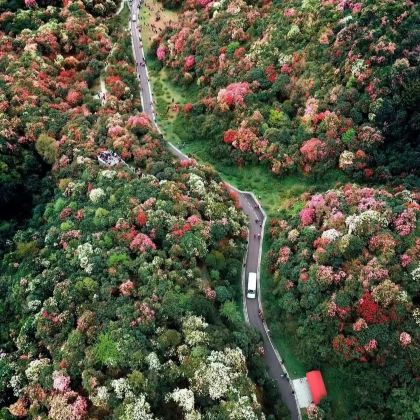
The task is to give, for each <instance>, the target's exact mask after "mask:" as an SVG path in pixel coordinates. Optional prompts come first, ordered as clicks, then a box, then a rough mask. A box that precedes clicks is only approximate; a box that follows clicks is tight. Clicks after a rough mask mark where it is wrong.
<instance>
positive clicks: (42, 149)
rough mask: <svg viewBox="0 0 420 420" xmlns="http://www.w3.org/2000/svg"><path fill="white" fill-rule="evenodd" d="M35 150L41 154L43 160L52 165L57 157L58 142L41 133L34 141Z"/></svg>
mask: <svg viewBox="0 0 420 420" xmlns="http://www.w3.org/2000/svg"><path fill="white" fill-rule="evenodd" d="M35 149H36V151H37V152H38V153H39V154H40V155H41V157H42V159H44V160H45V162H47V163H49V164H50V165H52V164H53V163H54V162H55V161H56V159H57V149H58V143H57V142H56V141H55V139H54V138H53V137H50V136H48V135H47V134H45V133H42V134H41V135H40V136H39V137H38V140H37V142H36V143H35Z"/></svg>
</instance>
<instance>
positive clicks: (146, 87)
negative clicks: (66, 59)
mask: <svg viewBox="0 0 420 420" xmlns="http://www.w3.org/2000/svg"><path fill="white" fill-rule="evenodd" d="M140 6H141V1H140V0H133V3H132V5H131V14H130V30H131V40H132V46H133V56H134V60H135V62H136V73H137V77H138V79H139V85H140V97H141V102H142V107H143V112H144V113H145V114H146V115H147V116H148V117H149V118H150V120H151V121H152V124H153V125H154V126H155V127H156V129H157V130H158V131H159V132H160V130H159V127H158V126H157V124H156V115H155V111H154V106H153V97H152V90H151V86H150V81H149V73H148V70H147V65H146V61H145V55H144V50H143V43H142V41H141V29H142V28H141V27H140V26H139V19H138V15H139V7H140ZM133 15H134V16H135V19H134V20H133ZM167 144H168V148H169V150H170V151H171V152H172V153H173V154H174V155H175V156H176V157H177V158H178V159H180V160H184V159H189V157H188V156H187V155H185V154H184V153H183V152H182V151H181V150H179V149H178V148H177V147H175V146H174V145H173V144H171V143H169V142H167ZM228 187H229V188H230V189H231V190H232V191H235V192H236V193H237V194H238V197H239V202H240V204H241V206H242V210H243V211H244V212H245V214H246V215H247V216H248V219H249V237H248V252H247V255H246V261H245V265H244V269H243V274H242V288H243V299H244V301H243V303H244V312H245V318H246V320H247V322H248V323H249V324H250V325H252V326H253V327H254V328H256V329H257V330H258V331H259V332H260V333H261V335H262V338H263V340H264V358H265V360H266V363H267V366H268V370H269V374H270V376H271V377H272V378H273V379H274V380H276V382H277V383H278V387H279V390H280V394H281V397H282V400H283V402H284V403H285V404H286V406H287V408H288V409H289V411H290V414H291V417H292V419H293V420H296V419H300V418H301V416H300V410H299V408H298V404H297V400H296V396H295V393H294V389H293V386H292V384H291V382H289V380H288V379H287V377H285V376H284V375H285V373H286V369H285V367H284V365H283V363H282V360H281V357H280V355H279V354H278V352H277V350H276V349H275V348H274V346H273V343H272V341H271V338H270V336H269V334H268V331H269V330H268V328H267V325H266V324H265V322H263V320H261V317H260V316H259V310H260V309H261V308H262V306H261V293H260V282H259V277H260V263H261V253H262V241H263V235H264V227H265V222H266V220H267V217H266V214H265V212H264V210H263V209H262V207H261V205H260V203H259V202H258V200H257V199H256V197H255V196H254V194H253V193H252V192H247V191H240V190H238V189H237V188H235V187H233V186H232V185H229V184H228ZM250 272H254V273H257V288H258V291H257V297H258V299H247V298H246V290H245V288H246V283H247V279H248V273H250Z"/></svg>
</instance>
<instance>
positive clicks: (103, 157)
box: [98, 150, 125, 166]
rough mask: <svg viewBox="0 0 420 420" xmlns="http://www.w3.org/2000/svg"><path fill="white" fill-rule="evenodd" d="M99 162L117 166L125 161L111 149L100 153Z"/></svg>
mask: <svg viewBox="0 0 420 420" xmlns="http://www.w3.org/2000/svg"><path fill="white" fill-rule="evenodd" d="M98 162H99V164H101V165H105V166H117V165H120V164H121V163H125V162H124V161H123V159H122V158H121V157H120V156H119V155H117V153H115V152H112V151H111V150H106V151H104V152H101V153H99V155H98Z"/></svg>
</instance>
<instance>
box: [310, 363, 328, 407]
mask: <svg viewBox="0 0 420 420" xmlns="http://www.w3.org/2000/svg"><path fill="white" fill-rule="evenodd" d="M306 380H307V381H308V385H309V389H310V390H311V394H312V401H313V402H314V403H315V404H317V405H318V404H319V403H320V402H321V400H322V399H323V398H324V397H326V396H327V390H326V389H325V384H324V380H323V379H322V375H321V372H320V371H319V370H311V371H310V372H308V373H307V374H306Z"/></svg>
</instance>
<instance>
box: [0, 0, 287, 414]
mask: <svg viewBox="0 0 420 420" xmlns="http://www.w3.org/2000/svg"><path fill="white" fill-rule="evenodd" d="M38 3H39V5H37V4H36V2H28V4H26V6H25V9H24V10H22V9H18V10H17V11H15V12H14V13H13V12H9V11H5V12H3V13H2V14H1V15H0V22H1V25H2V26H1V28H2V31H3V32H2V34H1V35H2V36H1V37H0V38H1V41H0V44H1V54H0V65H1V72H0V73H1V75H0V83H1V84H2V87H4V91H3V92H4V98H3V99H4V101H3V102H1V103H4V104H3V105H2V108H4V109H3V112H2V114H1V118H3V119H4V120H3V121H4V124H1V129H2V130H3V131H2V132H1V134H0V135H2V136H3V137H2V139H1V140H3V139H4V138H6V140H7V142H8V144H10V147H8V149H6V154H5V156H6V157H5V158H4V160H5V162H6V164H7V163H8V160H7V159H8V156H9V155H7V153H9V154H10V155H12V156H14V157H15V158H16V159H17V158H18V157H19V155H18V153H24V152H20V150H26V148H28V151H29V152H28V153H30V154H29V155H30V156H38V155H39V156H40V157H41V158H42V160H43V161H45V162H46V165H50V167H51V178H52V180H53V184H54V187H53V198H52V199H50V201H49V202H48V204H46V206H45V208H43V209H42V211H40V212H39V214H37V215H36V218H34V219H33V223H32V224H30V225H29V227H27V228H25V229H21V230H19V231H17V232H16V234H15V235H14V237H12V240H11V241H9V242H10V243H9V248H8V250H7V252H5V254H4V256H3V258H2V260H1V262H0V273H1V275H0V291H1V300H0V318H1V320H2V322H1V324H2V325H1V328H0V417H1V418H4V419H11V418H16V417H18V418H23V417H25V418H38V419H40V418H49V419H55V420H69V419H74V420H76V419H83V418H99V417H103V418H119V419H127V420H135V419H138V420H144V419H154V418H168V419H169V418H187V419H200V418H203V419H213V418H224V419H225V418H230V419H233V420H235V419H238V420H239V419H244V418H246V419H260V418H264V414H263V412H265V413H266V414H269V413H271V414H274V415H277V416H281V415H282V414H281V410H282V406H281V404H279V403H278V402H276V400H278V398H274V397H273V395H275V394H274V393H275V392H276V391H275V388H274V386H273V385H272V382H271V381H270V380H269V379H268V376H267V373H266V371H265V367H264V364H263V361H262V358H261V355H260V354H259V353H258V351H257V350H258V348H259V346H260V345H261V342H260V337H259V336H258V335H257V334H256V333H254V332H253V331H251V330H249V329H248V327H246V326H245V324H244V323H243V320H242V317H241V307H240V299H241V295H240V275H241V270H242V259H243V253H244V249H245V240H246V237H247V230H246V224H245V218H244V215H243V213H242V212H241V211H240V209H239V208H238V207H237V200H236V199H235V198H236V197H235V196H234V195H232V194H231V193H230V192H229V191H228V189H227V188H226V186H225V185H224V183H223V182H222V181H221V180H220V178H219V177H218V176H217V175H216V174H215V173H214V171H213V170H212V169H211V168H208V167H206V166H201V165H198V164H196V162H194V161H193V160H186V161H182V162H179V163H178V162H176V161H174V159H173V158H172V156H171V155H170V154H169V152H168V151H167V150H166V149H165V147H164V145H163V142H162V140H161V137H160V135H159V134H158V133H157V132H156V131H154V130H153V129H152V127H151V124H150V121H149V120H148V118H147V117H146V116H145V115H144V114H142V113H141V112H140V109H139V99H138V96H137V95H134V94H133V89H132V87H133V86H136V85H135V76H134V69H133V66H132V64H131V63H130V57H129V56H128V55H127V53H126V51H127V48H126V47H127V45H128V46H129V48H130V44H129V34H128V33H127V32H125V31H124V30H122V29H121V30H120V31H118V30H112V29H111V28H110V25H109V24H108V21H105V20H103V19H101V20H99V19H97V18H95V17H94V16H93V15H91V14H90V10H91V9H90V8H89V7H86V8H85V7H84V5H83V3H82V2H65V4H64V5H63V7H62V8H57V7H55V6H48V7H46V8H43V7H41V6H40V4H41V3H40V2H38ZM94 4H95V5H96V3H94ZM98 4H99V3H98ZM93 9H94V10H93V11H95V7H94V8H93ZM97 14H100V13H97ZM15 24H16V25H15ZM19 25H20V26H19ZM113 41H118V44H116V46H115V48H112V51H111V47H112V43H113ZM127 41H128V43H127ZM129 48H128V51H130V49H129ZM105 60H108V64H109V65H108V66H107V67H106V69H105V68H104V63H105ZM102 69H103V71H104V76H105V77H104V82H105V86H106V88H107V96H106V98H105V99H104V100H103V101H102V102H101V100H100V98H98V97H97V96H95V95H94V92H93V88H94V85H95V82H96V81H97V79H98V77H99V74H100V71H101V70H102ZM106 150H112V151H114V152H115V153H118V155H119V156H121V157H122V158H123V159H124V161H125V163H122V164H120V165H119V166H115V167H107V166H104V165H101V164H100V163H99V161H98V159H97V156H98V154H100V153H101V152H104V151H106ZM15 154H16V155H15ZM2 159H3V158H2ZM27 171H28V172H29V173H31V171H32V169H31V168H27ZM20 176H21V177H24V176H25V173H24V172H20ZM270 393H271V394H270Z"/></svg>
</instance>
